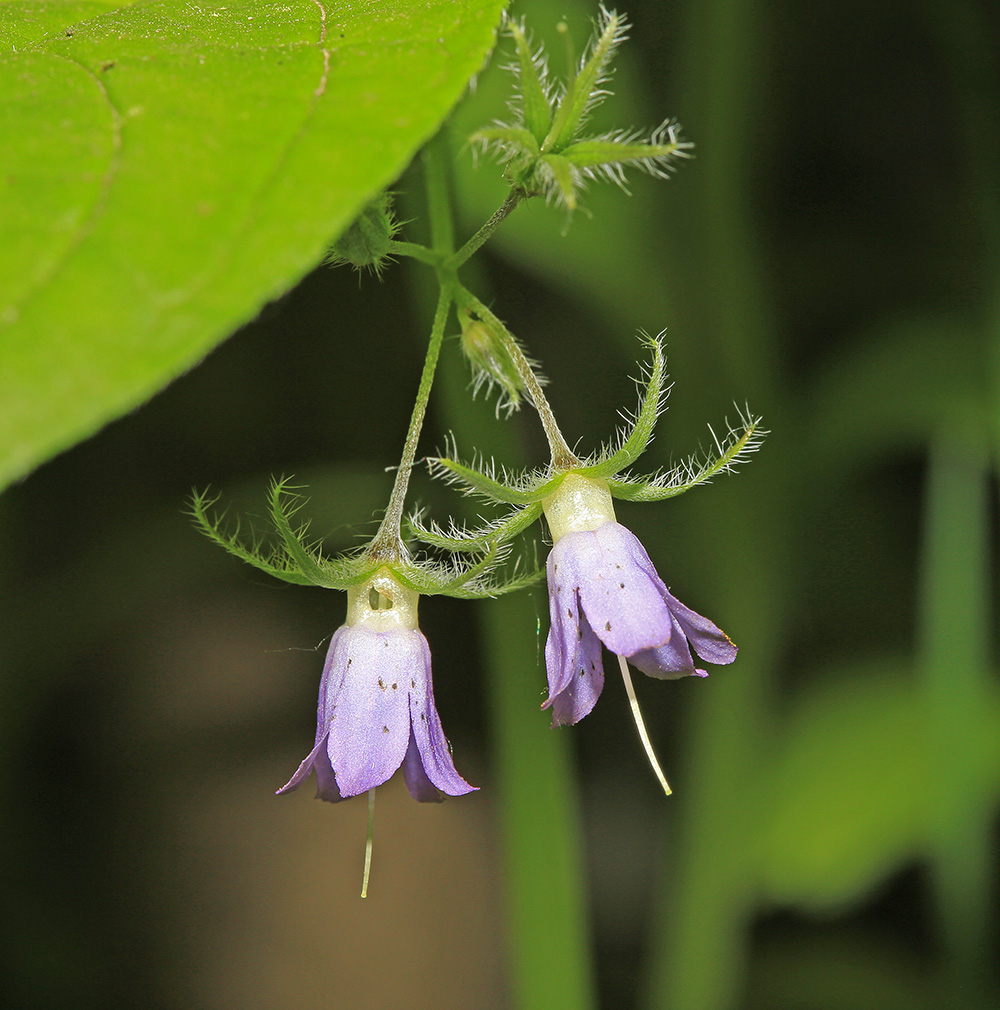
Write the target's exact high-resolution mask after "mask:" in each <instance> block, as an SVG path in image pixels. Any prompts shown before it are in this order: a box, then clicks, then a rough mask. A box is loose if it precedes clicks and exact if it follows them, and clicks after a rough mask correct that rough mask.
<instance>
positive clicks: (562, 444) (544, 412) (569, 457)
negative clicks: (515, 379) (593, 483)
mask: <svg viewBox="0 0 1000 1010" xmlns="http://www.w3.org/2000/svg"><path fill="white" fill-rule="evenodd" d="M454 296H455V301H456V302H458V304H459V305H461V306H462V307H463V308H466V309H471V310H472V311H473V312H475V313H476V315H478V316H480V317H482V318H483V319H487V320H489V321H490V322H491V323H492V324H493V325H494V327H495V328H496V330H497V332H498V333H500V334H502V335H503V341H504V349H505V350H506V351H507V353H508V355H509V356H510V360H511V362H512V363H513V365H514V367H515V368H516V369H517V374H518V376H520V378H521V381H522V382H523V383H524V388H525V389H526V390H527V392H528V396H529V397H530V399H531V402H532V405H533V406H534V408H535V410H536V411H538V418H539V420H540V421H541V423H542V430H543V431H544V432H545V438H546V440H547V441H548V443H549V451H550V452H551V454H552V465H553V466H554V467H557V468H558V469H562V470H567V469H569V468H571V467H574V466H579V464H580V460H579V458H578V457H577V456H576V454H575V453H574V452H573V450H572V449H570V447H569V445H568V444H567V443H566V439H565V438H564V437H563V433H562V431H560V429H559V425H558V423H557V422H556V418H555V414H553V413H552V408H551V406H549V401H548V399H547V398H546V396H545V393H544V392H543V390H542V385H541V383H540V382H539V381H538V376H537V375H535V370H534V369H533V368H532V367H531V362H530V361H528V359H527V358H526V357H525V356H524V351H522V350H521V346H520V344H518V342H517V341H516V340H515V339H514V335H513V334H512V333H511V332H510V330H508V329H507V327H506V326H504V324H503V322H501V320H499V319H498V318H497V317H496V316H495V315H494V314H493V312H492V311H491V310H490V308H489V307H488V306H487V305H485V304H484V303H483V302H481V301H480V300H479V299H478V298H477V297H476V296H475V295H474V294H473V293H472V292H471V291H469V290H468V289H467V288H464V287H461V286H458V287H457V288H456V289H455V293H454Z"/></svg>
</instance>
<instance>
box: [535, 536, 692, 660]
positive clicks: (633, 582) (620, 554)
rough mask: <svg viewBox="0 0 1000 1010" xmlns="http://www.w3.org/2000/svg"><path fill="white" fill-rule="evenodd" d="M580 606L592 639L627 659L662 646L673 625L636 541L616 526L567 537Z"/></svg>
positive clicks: (653, 571) (658, 583)
mask: <svg viewBox="0 0 1000 1010" xmlns="http://www.w3.org/2000/svg"><path fill="white" fill-rule="evenodd" d="M564 544H566V551H565V553H564V555H563V556H564V557H565V555H566V554H568V553H570V552H572V558H573V564H572V567H573V569H575V571H574V577H575V581H577V583H578V585H579V589H580V602H581V604H582V606H583V611H584V613H585V614H586V615H587V620H588V621H590V625H591V627H592V628H593V629H594V632H595V634H596V635H597V637H598V638H599V639H600V640H601V641H602V642H603V643H604V644H605V645H606V646H607V647H608V648H609V649H610V650H611V651H612V652H614V653H616V654H617V655H620V656H631V655H633V654H634V653H636V652H639V651H640V650H642V649H651V648H654V647H656V646H658V645H662V644H663V643H664V642H666V641H667V640H668V639H669V638H670V633H671V628H672V623H671V621H670V615H669V614H668V612H667V609H666V608H665V607H664V605H663V597H662V596H661V591H662V586H663V583H662V581H661V580H660V577H659V576H658V575H657V574H656V569H655V568H654V567H653V563H652V561H650V560H649V555H648V554H647V553H646V551H645V549H644V548H643V546H642V544H641V543H640V542H639V540H638V538H637V537H636V536H635V535H634V534H633V533H631V532H630V531H629V530H627V529H625V527H624V526H622V525H621V524H620V523H616V522H606V523H604V525H602V526H600V527H599V528H598V529H596V530H594V531H593V532H592V533H570V534H567V535H566V536H564V537H563V538H562V539H561V540H560V541H559V543H558V544H556V546H555V547H554V548H553V549H552V553H553V555H555V554H556V552H557V551H558V550H559V548H560V547H561V546H563V545H564Z"/></svg>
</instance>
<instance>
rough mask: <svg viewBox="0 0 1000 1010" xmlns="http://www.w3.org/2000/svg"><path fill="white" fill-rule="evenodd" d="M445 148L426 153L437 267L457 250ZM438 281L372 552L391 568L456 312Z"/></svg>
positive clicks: (400, 550)
mask: <svg viewBox="0 0 1000 1010" xmlns="http://www.w3.org/2000/svg"><path fill="white" fill-rule="evenodd" d="M446 143H447V137H446V136H445V135H444V133H443V132H442V133H439V134H438V135H437V137H435V138H434V140H432V141H431V142H430V143H429V144H428V145H427V147H426V148H425V149H424V177H425V184H426V188H427V207H428V214H429V217H430V225H431V248H432V250H433V252H434V253H435V254H436V256H437V257H438V258H439V259H438V262H441V261H443V260H445V259H446V258H447V257H448V256H450V255H451V252H452V250H453V249H454V247H455V244H454V243H455V240H454V237H453V234H454V232H453V227H454V226H453V224H452V217H451V201H450V198H449V193H448V182H447V161H446V149H445V145H446ZM437 275H438V284H439V287H440V290H439V291H438V301H437V308H436V309H435V311H434V323H433V325H432V327H431V336H430V340H429V341H428V343H427V354H426V355H425V357H424V368H423V371H422V372H421V373H420V385H419V386H418V387H417V398H416V401H415V402H414V404H413V413H412V414H410V427H409V430H408V431H407V433H406V442H405V443H404V444H403V455H402V457H401V458H400V461H399V468H398V469H397V470H396V480H395V482H394V483H393V485H392V494H391V495H390V496H389V504H388V505H387V506H386V510H385V515H384V516H383V517H382V522H381V524H380V525H379V528H378V532H377V533H376V534H375V538H374V539H373V540H372V542H371V546H370V547H369V548H368V553H369V555H371V556H372V557H374V558H382V559H384V560H385V561H389V562H392V561H398V560H399V559H400V558H401V557H402V556H403V554H404V551H405V548H404V547H403V538H402V536H401V533H400V531H401V528H402V523H403V509H404V507H405V505H406V492H407V489H408V488H409V486H410V472H411V471H412V469H413V461H414V460H415V459H416V457H417V442H418V441H419V440H420V432H421V429H422V428H423V425H424V415H425V414H426V413H427V402H428V400H429V399H430V396H431V386H433V385H434V372H435V370H436V369H437V363H438V357H439V356H440V353H441V341H442V340H443V339H444V328H445V325H446V324H447V322H448V310H449V309H450V308H451V303H452V298H453V287H454V281H453V280H452V279H451V277H450V276H449V275H448V274H447V273H446V272H445V271H443V270H442V269H441V268H440V267H439V268H438V270H437Z"/></svg>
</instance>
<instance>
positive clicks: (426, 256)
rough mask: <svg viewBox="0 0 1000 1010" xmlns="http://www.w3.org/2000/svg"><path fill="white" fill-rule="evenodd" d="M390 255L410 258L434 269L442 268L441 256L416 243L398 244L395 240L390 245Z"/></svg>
mask: <svg viewBox="0 0 1000 1010" xmlns="http://www.w3.org/2000/svg"><path fill="white" fill-rule="evenodd" d="M389 255H390V256H408V257H409V258H410V259H415V260H419V261H420V262H421V263H426V264H427V265H428V266H432V267H436V266H440V264H441V256H440V254H438V253H436V252H435V251H434V250H433V249H428V248H427V246H425V245H419V244H418V243H416V242H397V241H396V240H395V239H394V240H393V241H391V242H390V243H389Z"/></svg>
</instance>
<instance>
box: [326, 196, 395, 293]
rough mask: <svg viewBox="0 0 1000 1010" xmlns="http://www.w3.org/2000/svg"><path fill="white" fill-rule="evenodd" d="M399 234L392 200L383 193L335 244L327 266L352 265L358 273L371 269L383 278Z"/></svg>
mask: <svg viewBox="0 0 1000 1010" xmlns="http://www.w3.org/2000/svg"><path fill="white" fill-rule="evenodd" d="M398 230H399V224H398V223H397V221H396V217H395V215H394V214H393V211H392V197H391V196H390V194H388V193H380V194H379V195H378V196H377V197H376V198H375V199H374V200H372V202H371V203H369V204H368V206H367V207H365V209H364V210H363V211H362V212H361V213H360V214H359V215H358V217H357V218H356V219H355V220H354V222H353V223H352V224H351V226H350V227H349V228H348V229H347V231H345V232H344V234H343V235H341V236H340V238H339V239H337V241H336V242H335V243H334V244H333V248H332V249H331V250H330V253H329V256H328V257H327V262H329V263H332V264H334V265H336V266H339V265H341V264H346V263H350V264H351V266H353V267H356V268H357V269H358V270H360V269H361V268H362V267H367V268H368V269H369V270H371V271H372V272H373V273H375V274H376V276H377V275H380V274H381V273H382V268H383V266H384V265H385V262H386V260H387V259H388V257H389V243H390V242H391V241H392V237H393V236H394V235H395V234H396V232H397V231H398Z"/></svg>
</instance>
